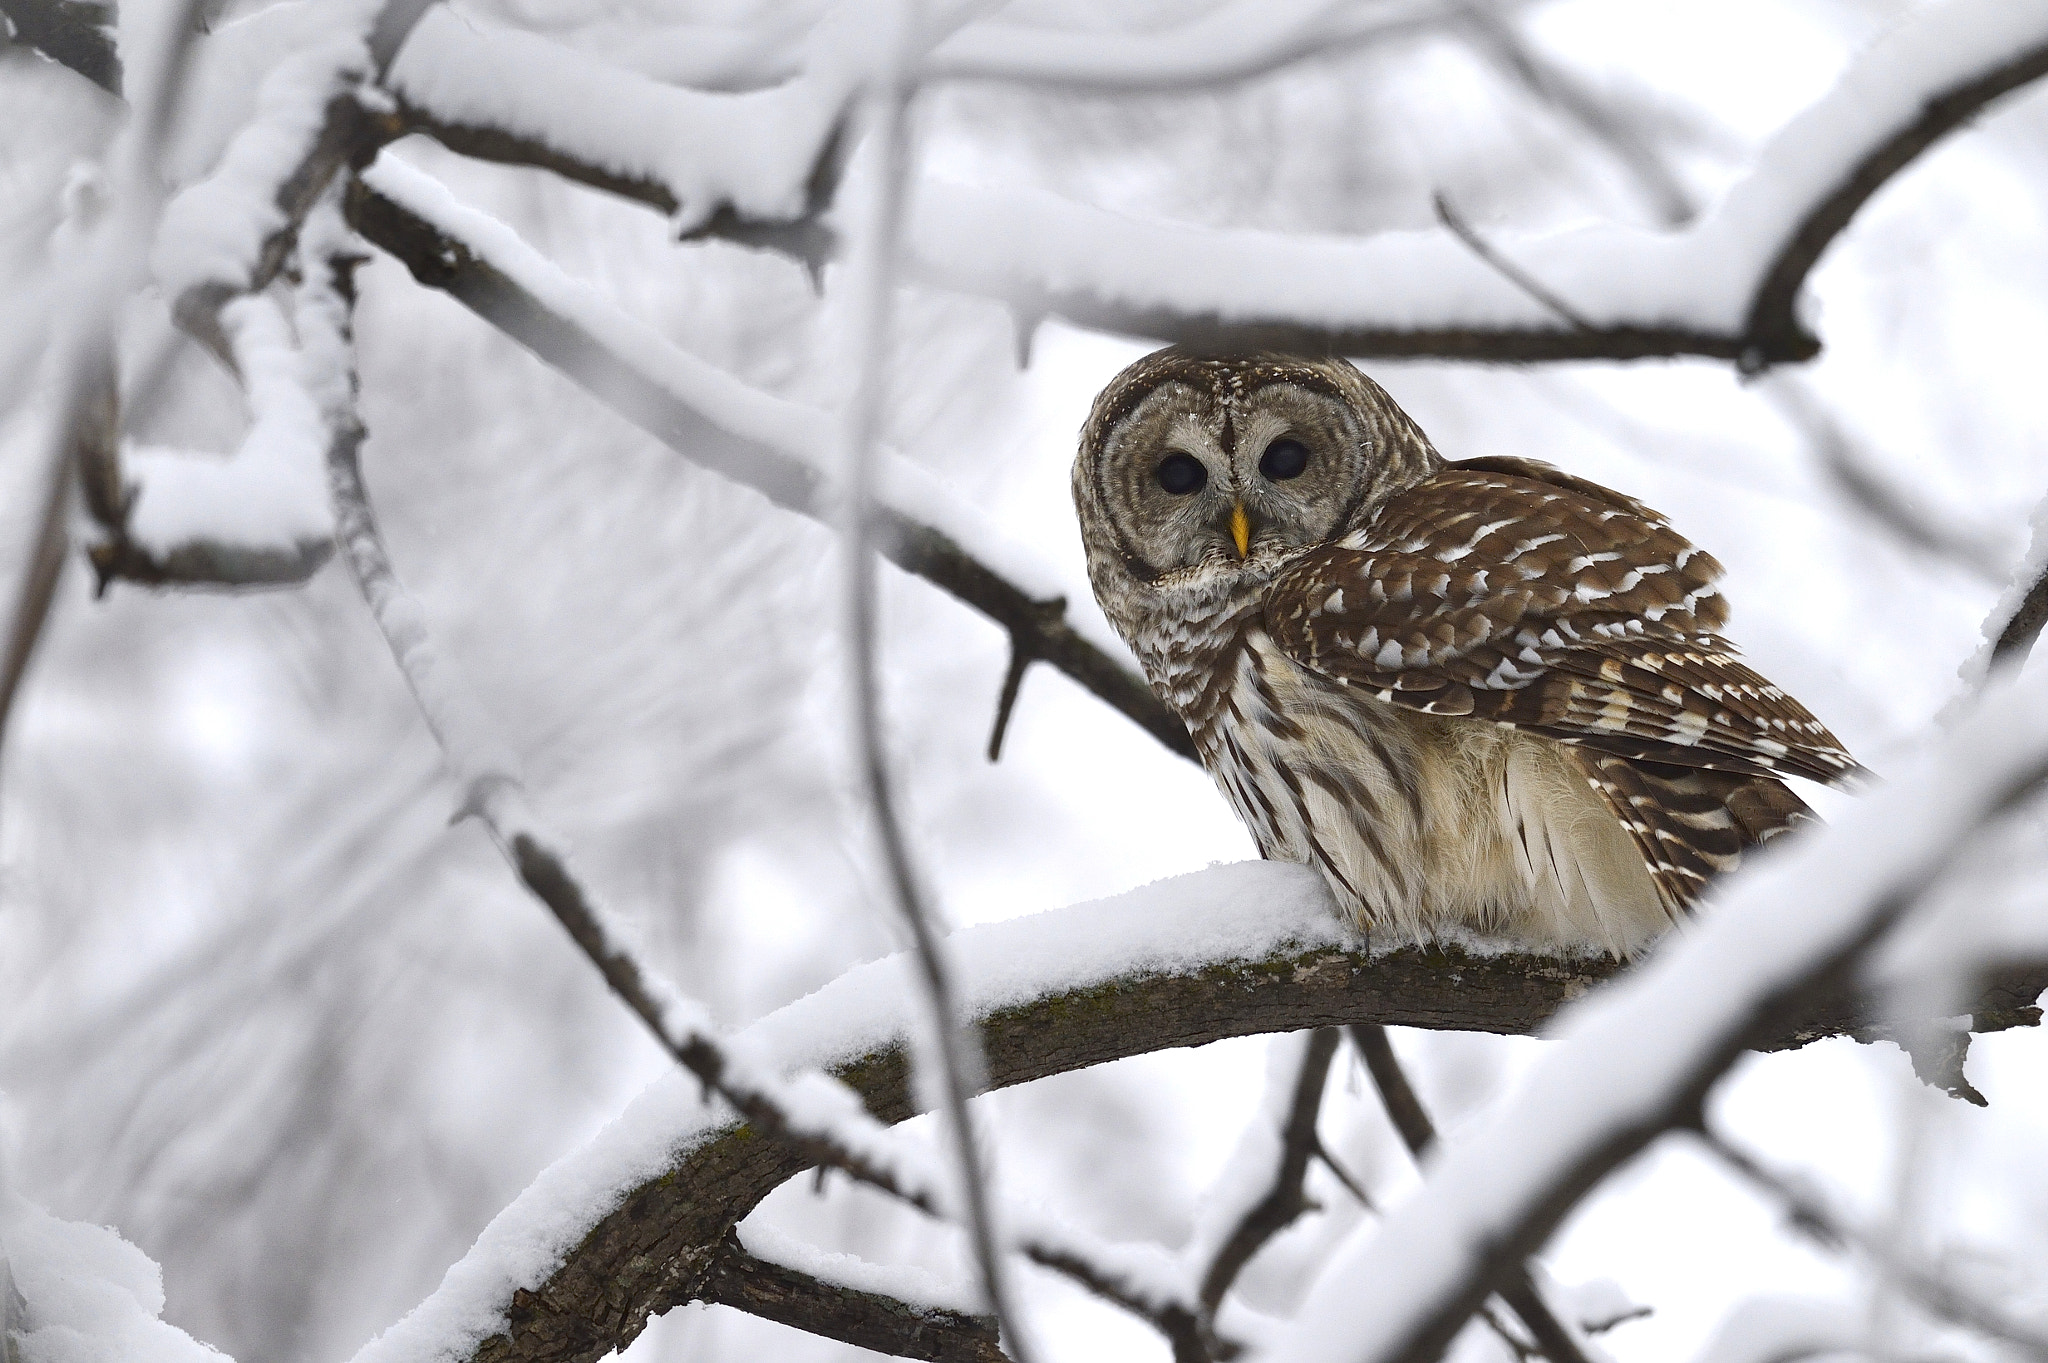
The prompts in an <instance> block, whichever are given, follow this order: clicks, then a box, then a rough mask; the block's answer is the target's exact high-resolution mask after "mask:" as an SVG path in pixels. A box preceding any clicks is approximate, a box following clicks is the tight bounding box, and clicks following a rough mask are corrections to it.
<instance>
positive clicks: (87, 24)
mask: <svg viewBox="0 0 2048 1363" xmlns="http://www.w3.org/2000/svg"><path fill="white" fill-rule="evenodd" d="M0 14H4V15H6V16H7V20H8V22H9V23H10V24H12V25H13V28H14V40H15V41H16V42H18V43H22V44H25V45H26V46H29V47H33V48H35V49H36V50H37V51H39V52H41V53H42V54H43V55H44V56H46V57H48V58H49V59H50V60H52V61H54V62H57V63H58V64H59V65H62V66H68V67H70V68H71V69H72V70H73V71H76V72H77V73H78V74H79V75H81V76H84V77H85V78H86V79H87V80H89V81H91V82H92V83H93V84H94V85H97V86H99V87H100V89H102V90H105V91H106V92H107V93H108V94H110V95H117V96H118V95H119V94H120V93H121V58H120V56H119V54H118V53H116V52H115V51H114V40H113V39H112V38H111V37H110V36H109V35H108V33H107V29H106V25H107V24H108V23H109V22H111V19H112V15H111V14H110V12H109V7H108V6H107V5H103V4H92V3H88V2H87V0H0Z"/></svg>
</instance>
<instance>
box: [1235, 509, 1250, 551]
mask: <svg viewBox="0 0 2048 1363" xmlns="http://www.w3.org/2000/svg"><path fill="white" fill-rule="evenodd" d="M1230 538H1232V539H1234V540H1236V541H1237V556H1238V557H1239V558H1243V557H1244V556H1245V555H1246V554H1247V553H1249V552H1250V551H1251V547H1252V522H1251V517H1249V516H1247V515H1245V514H1244V503H1243V502H1239V503H1237V504H1236V505H1235V506H1233V507H1231V508H1230Z"/></svg>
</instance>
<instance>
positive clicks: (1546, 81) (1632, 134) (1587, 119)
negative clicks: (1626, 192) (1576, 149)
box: [1458, 3, 1698, 227]
mask: <svg viewBox="0 0 2048 1363" xmlns="http://www.w3.org/2000/svg"><path fill="white" fill-rule="evenodd" d="M1458 17H1459V18H1460V19H1461V20H1463V22H1464V26H1465V28H1466V29H1467V31H1468V32H1469V33H1470V34H1471V35H1472V37H1473V39H1474V45H1475V46H1476V47H1477V48H1478V49H1479V51H1480V54H1481V55H1482V56H1485V57H1486V58H1487V59H1489V60H1490V61H1492V62H1493V64H1494V65H1495V66H1496V67H1497V68H1499V69H1500V71H1501V72H1502V73H1503V74H1505V75H1506V76H1507V77H1508V78H1509V79H1511V80H1513V81H1514V82H1515V83H1516V84H1517V85H1519V86H1521V87H1522V88H1523V89H1524V90H1526V91H1527V92H1528V93H1529V95H1530V96H1531V97H1532V98H1534V99H1536V100H1537V101H1539V102H1540V103H1542V104H1544V105H1545V106H1547V107H1548V108H1550V109H1551V110H1552V111H1553V112H1555V113H1556V114H1557V115H1558V116H1559V117H1560V118H1562V119H1564V120H1565V121H1566V122H1568V123H1570V124H1572V125H1573V126H1574V127H1576V128H1577V129H1578V130H1579V131H1580V132H1582V133H1583V134H1585V135H1586V136H1587V137H1589V138H1591V139H1592V140H1593V141H1595V142H1597V143H1599V144H1600V146H1602V147H1604V148H1605V149H1606V150H1607V152H1608V154H1609V155H1610V156H1612V157H1613V158H1614V160H1615V161H1617V162H1619V163H1620V165H1621V167H1622V169H1624V170H1625V171H1627V172H1628V175H1629V178H1630V179H1632V180H1633V181H1635V183H1636V186H1637V188H1638V189H1639V190H1640V191H1641V193H1642V196H1643V197H1644V198H1645V199H1646V200H1648V202H1649V204H1650V207H1651V211H1652V212H1653V213H1654V214H1655V215H1656V217H1657V220H1658V221H1659V222H1660V223H1662V224H1663V225H1664V226H1666V227H1677V226H1680V225H1681V224H1683V223H1685V222H1686V221H1687V220H1689V219H1690V218H1691V217H1692V216H1693V215H1694V213H1696V212H1697V211H1698V205H1696V204H1695V203H1694V202H1693V198H1692V195H1691V193H1690V192H1688V191H1687V189H1686V187H1685V185H1684V184H1683V183H1682V182H1681V181H1680V180H1679V178H1678V177H1677V176H1676V175H1675V174H1673V173H1672V170H1671V167H1670V165H1669V164H1667V163H1666V161H1665V159H1664V157H1663V155H1662V154H1661V153H1660V152H1659V151H1658V149H1657V148H1656V147H1655V146H1654V145H1653V144H1652V143H1651V141H1650V140H1649V139H1648V138H1646V137H1645V136H1644V135H1643V132H1642V130H1641V128H1640V127H1639V126H1638V125H1636V124H1634V123H1631V122H1629V121H1628V120H1626V119H1621V118H1616V117H1615V116H1614V115H1613V114H1612V113H1611V112H1610V111H1609V110H1608V109H1607V108H1606V106H1605V105H1604V104H1603V103H1602V102H1601V100H1600V99H1599V98H1598V97H1597V95H1596V94H1595V92H1594V91H1593V90H1592V89H1590V88H1589V87H1588V86H1587V84H1586V82H1585V81H1584V80H1583V79H1582V78H1581V77H1580V76H1579V75H1578V74H1577V73H1576V72H1573V71H1570V70H1568V69H1567V68H1565V67H1563V66H1561V65H1560V64H1558V63H1557V62H1555V61H1552V60H1551V59H1550V58H1549V57H1548V56H1547V55H1545V54H1544V53H1543V52H1541V51H1540V50H1538V49H1537V48H1535V47H1533V46H1531V45H1530V43H1529V41H1528V39H1527V38H1526V37H1525V36H1524V35H1523V33H1522V31H1521V30H1520V29H1519V28H1518V27H1516V25H1515V24H1514V23H1513V22H1512V21H1511V20H1510V19H1509V18H1508V16H1507V15H1505V14H1504V13H1502V12H1501V8H1500V7H1499V6H1498V5H1497V4H1492V3H1484V4H1468V5H1466V6H1465V7H1464V9H1463V10H1462V11H1461V12H1460V13H1459V15H1458Z"/></svg>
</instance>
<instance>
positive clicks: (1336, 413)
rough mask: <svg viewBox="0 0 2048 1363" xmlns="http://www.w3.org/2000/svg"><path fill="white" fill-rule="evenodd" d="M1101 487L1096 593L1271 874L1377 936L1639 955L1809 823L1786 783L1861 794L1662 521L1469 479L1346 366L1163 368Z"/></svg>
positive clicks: (1191, 361)
mask: <svg viewBox="0 0 2048 1363" xmlns="http://www.w3.org/2000/svg"><path fill="white" fill-rule="evenodd" d="M1190 461H1192V462H1190ZM1197 465H1199V468H1198V467H1196V466H1197ZM1074 493H1075V501H1076V505H1077V507H1078V509H1079V512H1080V516H1081V522H1082V529H1083V540H1084V543H1085V544H1086V547H1087V550H1088V558H1089V572H1090V577H1091V580H1092V581H1093V583H1094V586H1095V589H1096V594H1097V597H1098V598H1099V599H1100V600H1101V602H1102V604H1103V607H1104V610H1105V612H1106V613H1107V614H1108V615H1109V618H1110V620H1111V621H1112V622H1113V623H1114V624H1115V625H1116V627H1117V628H1118V630H1119V631H1120V632H1121V633H1122V634H1123V636H1124V638H1125V639H1126V641H1127V642H1129V643H1130V645H1131V647H1132V649H1133V650H1134V651H1135V652H1136V654H1137V655H1138V658H1139V660H1140V661H1141V663H1142V664H1143V665H1144V667H1145V671H1146V675H1147V676H1148V678H1149V679H1150V680H1151V682H1152V684H1153V686H1154V688H1155V689H1156V690H1158V691H1159V693H1160V695H1161V696H1162V697H1164V698H1165V699H1166V701H1167V702H1168V703H1169V704H1170V705H1172V706H1173V707H1174V709H1175V710H1176V711H1177V712H1178V713H1179V714H1180V715H1181V717H1182V719H1183V720H1185V721H1186V722H1187V724H1188V727H1189V730H1190V732H1191V733H1192V734H1193V736H1194V738H1195V742H1196V746H1197V748H1198V749H1199V751H1200V752H1201V754H1202V758H1203V761H1204V763H1205V764H1206V765H1207V767H1208V768H1209V770H1210V772H1211V773H1212V775H1214V776H1215V778H1216V780H1217V783H1218V784H1219V786H1221V787H1222V789H1223V791H1224V793H1225V795H1226V796H1227V797H1228V798H1229V799H1230V801H1231V803H1232V804H1233V805H1234V806H1235V807H1236V809H1237V811H1238V813H1239V814H1240V816H1242V817H1243V818H1244V820H1245V822H1246V824H1247V825H1248V827H1249V828H1250V829H1251V831H1252V834H1253V836H1254V838H1255V840H1256V841H1257V842H1258V845H1259V847H1260V850H1261V852H1262V853H1264V854H1265V855H1266V856H1268V857H1273V858H1277V859H1284V860H1289V861H1299V862H1304V863H1307V864H1309V865H1313V866H1315V867H1317V868H1318V869H1319V870H1320V871H1321V872H1322V873H1323V875H1324V877H1325V879H1326V880H1327V881H1328V882H1329V884H1330V888H1331V890H1332V893H1333V894H1334V895H1335V896H1336V898H1337V900H1338V902H1339V904H1340V905H1341V906H1342V907H1343V908H1344V909H1345V910H1346V911H1347V912H1348V913H1349V914H1350V915H1351V916H1352V917H1353V918H1354V919H1355V920H1356V921H1357V922H1358V923H1359V925H1360V926H1362V927H1366V928H1370V929H1381V930H1392V931H1393V932H1394V933H1395V934H1397V935H1400V936H1422V935H1427V934H1429V933H1431V932H1435V931H1440V930H1442V929H1445V928H1449V927H1465V928H1472V929H1476V930H1479V931H1482V932H1489V933H1496V934H1505V935H1509V936H1513V937H1516V938H1520V939H1523V940H1527V941H1533V942H1539V943H1543V944H1550V945H1593V946H1600V947H1604V948H1607V949H1609V950H1612V951H1617V952H1627V951H1632V950H1635V949H1636V948H1638V947H1640V946H1641V945H1642V944H1643V943H1645V942H1646V941H1648V940H1649V939H1650V938H1651V937H1653V936H1655V935H1656V934H1657V933H1658V932H1659V931H1661V930H1662V928H1663V927H1664V926H1666V925H1668V923H1669V921H1670V920H1671V918H1672V917H1674V916H1676V915H1677V914H1679V913H1681V912H1683V911H1684V910H1685V909H1687V908H1688V907H1689V906H1690V905H1691V904H1692V903H1693V902H1694V901H1695V900H1696V899H1697V897H1698V896H1699V894H1700V892H1701V890H1702V888H1703V887H1704V886H1705V884H1706V883H1707V881H1708V880H1709V879H1710V878H1711V877H1712V876H1714V875H1716V874H1719V873H1722V872H1725V871H1727V870H1729V869H1732V868H1733V867H1734V866H1735V865H1736V864H1737V863H1738V862H1739V861H1740V859H1741V856H1742V853H1743V851H1744V849H1745V848H1748V847H1750V846H1753V845H1755V844H1756V843H1759V842H1761V841H1764V840H1765V839H1768V838H1770V837H1772V836H1775V835H1776V834H1777V833H1779V832H1782V831H1784V830H1786V829H1788V828H1791V827H1793V826H1796V825H1797V824H1798V823H1800V822H1802V821H1804V820H1807V819H1809V818H1811V815H1810V813H1809V812H1808V810H1807V808H1806V806H1805V804H1804V803H1803V802H1802V801H1801V800H1800V799H1799V798H1798V797H1797V796H1796V795H1794V794H1793V793H1792V792H1791V791H1790V790H1788V789H1786V787H1785V786H1784V784H1783V782H1782V780H1781V779H1780V778H1781V777H1784V776H1801V777H1806V778H1808V779H1813V780H1818V781H1825V782H1841V781H1844V780H1846V779H1848V778H1851V777H1853V776H1854V775H1856V774H1857V773H1858V772H1859V770H1860V769H1859V768H1858V767H1857V766H1856V764H1855V762H1854V760H1853V759H1852V758H1850V756H1849V755H1848V753H1847V752H1846V751H1844V750H1843V748H1842V746H1841V744H1839V743H1838V742H1836V740H1835V739H1834V738H1833V736H1832V735H1830V734H1829V733H1828V732H1827V730H1826V729H1825V728H1824V727H1823V726H1822V725H1821V724H1820V723H1819V721H1817V720H1816V719H1814V718H1813V716H1812V715H1811V714H1809V713H1808V712H1807V711H1806V710H1805V708H1804V707H1802V706H1801V705H1800V704H1799V703H1798V702H1797V701H1796V700H1793V699H1792V698H1791V697H1790V696H1788V695H1786V694H1785V693H1784V692H1783V691H1782V690H1780V689H1779V688H1777V687H1775V686H1773V685H1771V684H1770V683H1769V682H1768V681H1766V680H1765V679H1763V678H1762V677H1760V676H1758V675H1757V674H1756V673H1754V672H1752V671H1750V670H1749V669H1748V668H1747V667H1745V666H1744V665H1743V664H1742V663H1741V662H1739V661H1738V660H1737V659H1736V658H1735V656H1734V649H1733V647H1732V646H1731V645H1730V644H1728V643H1727V642H1726V641H1725V640H1723V639H1722V638H1721V637H1720V636H1719V634H1718V633H1717V631H1718V630H1719V629H1720V628H1721V627H1722V626H1723V625H1724V624H1725V623H1726V619H1727V608H1726V604H1725V602H1724V601H1723V600H1722V598H1721V597H1720V595H1719V593H1718V591H1717V590H1716V588H1715V585H1714V584H1715V581H1716V579H1718V578H1719V576H1720V573H1721V569H1720V565H1719V564H1717V563H1716V562H1715V561H1714V560H1713V558H1712V557H1711V556H1709V555H1708V554H1706V553H1704V552H1702V551H1701V550H1699V549H1697V548H1696V547H1694V546H1693V545H1692V544H1690V543H1689V542H1687V541H1686V540H1685V538H1684V537H1683V536H1681V535H1679V534H1678V532H1677V531H1676V530H1674V529H1673V528H1672V527H1671V525H1670V523H1669V522H1668V521H1667V520H1666V519H1665V518H1664V517H1663V516H1661V515H1659V514H1658V513H1657V512H1655V511H1652V510H1650V509H1649V508H1647V507H1645V506H1643V505H1642V504H1641V503H1639V502H1636V501H1634V500H1632V499H1630V498H1627V497H1624V496H1622V495H1620V494H1618V493H1615V492H1612V491H1610V490H1608V489H1606V488H1603V487H1600V486H1598V485H1596V484H1593V483H1589V482H1586V481H1585V480H1583V479H1578V478H1574V477H1571V476H1569V475H1567V474H1564V473H1561V472H1559V471H1558V470H1556V469H1552V468H1550V467H1548V466H1547V465H1543V464H1539V463H1536V462H1534V461H1528V460H1519V459H1498V458H1496V459H1477V460H1470V461H1466V462H1464V463H1458V464H1447V463H1446V462H1445V461H1444V460H1443V459H1442V458H1441V456H1439V455H1438V454H1437V452H1436V451H1435V449H1434V448H1433V447H1431V446H1430V444H1429V441H1428V440H1427V438H1426V437H1424V436H1423V434H1422V432H1421V431H1420V430H1419V429H1418V428H1417V427H1416V426H1415V425H1414V423H1413V422H1412V421H1410V420H1409V418H1408V417H1407V416H1406V414H1405V413H1403V412H1402V411H1401V410H1400V408H1399V407H1398V406H1396V405H1395V404H1394V402H1393V400H1392V399H1391V398H1390V397H1388V396H1387V394H1386V393H1385V392H1384V390H1382V389H1380V388H1379V386H1378V385H1376V384H1374V383H1373V382H1372V381H1371V380H1370V379H1368V378H1366V377H1365V376H1364V375H1363V374H1360V373H1359V372H1358V371H1357V370H1356V369H1354V368H1353V367H1352V366H1350V365H1349V364H1347V363H1345V362H1344V361H1341V360H1299V359H1293V358H1289V357H1284V356H1272V355H1259V356H1249V357H1234V358H1232V357H1221V358H1219V357H1205V356H1200V355H1194V354H1189V353H1186V352H1182V351H1178V350H1167V351H1161V352H1159V353H1157V354H1155V355H1152V356H1149V357H1147V358H1146V359H1145V360H1142V361H1140V362H1139V363H1138V364H1136V365H1134V366H1132V367H1131V368H1130V369H1129V370H1126V371H1125V372H1124V373H1123V374H1122V375H1120V376H1119V377H1118V378H1117V379H1116V380H1115V381H1114V382H1112V383H1111V384H1110V386H1109V387H1108V388H1107V389H1105V390H1104V392H1103V394H1102V395H1101V397H1100V398H1098V399H1097V401H1096V405H1095V408H1094V411H1093V413H1092V414H1091V416H1090V418H1089V422H1088V426H1087V428H1086V429H1085V430H1084V431H1083V434H1082V443H1081V452H1080V456H1079V457H1078V458H1077V460H1076V462H1075V466H1074Z"/></svg>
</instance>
